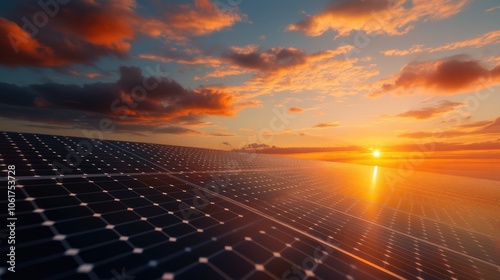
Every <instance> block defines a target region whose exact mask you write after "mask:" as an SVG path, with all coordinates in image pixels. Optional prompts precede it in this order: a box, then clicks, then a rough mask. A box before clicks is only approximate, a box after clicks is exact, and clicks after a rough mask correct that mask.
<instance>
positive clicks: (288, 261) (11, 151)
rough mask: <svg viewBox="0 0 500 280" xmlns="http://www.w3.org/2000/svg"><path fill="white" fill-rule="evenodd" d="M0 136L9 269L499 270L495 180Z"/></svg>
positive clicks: (213, 273)
mask: <svg viewBox="0 0 500 280" xmlns="http://www.w3.org/2000/svg"><path fill="white" fill-rule="evenodd" d="M0 145H1V146H0V154H1V157H0V165H1V167H2V170H4V174H5V176H3V177H2V181H1V182H0V183H1V184H2V189H5V190H6V186H7V182H6V169H7V165H15V166H16V179H17V189H16V198H17V202H16V217H17V219H18V220H17V224H16V225H17V227H16V271H17V272H16V273H15V274H13V273H11V272H8V271H7V270H6V269H7V267H6V265H5V262H2V264H1V265H0V275H1V277H2V278H3V279H398V278H399V279H500V267H499V265H498V264H499V263H500V238H499V233H500V221H499V212H500V211H499V210H500V206H499V202H500V182H498V181H489V180H480V179H470V178H462V177H454V176H447V175H436V174H428V173H418V172H415V173H414V174H412V175H411V176H409V177H407V178H405V180H401V181H398V182H397V184H394V185H392V184H389V183H388V182H389V181H388V179H387V178H388V177H390V175H391V174H394V172H397V171H394V170H390V169H384V168H379V167H367V166H356V165H349V164H338V163H323V162H314V161H305V160H296V159H288V158H283V157H275V156H264V155H255V154H242V153H235V152H224V151H217V150H207V149H198V148H188V147H177V146H167V145H157V144H146V143H133V142H113V141H93V140H90V139H84V138H74V137H64V136H52V135H36V134H28V133H24V134H20V133H11V132H3V133H0ZM389 185H390V186H389ZM0 209H4V210H5V211H4V210H2V211H1V212H0V213H1V217H0V218H1V219H2V221H5V220H6V217H7V216H6V209H7V202H6V201H5V200H2V202H0ZM2 230H4V228H2ZM2 233H3V232H2ZM0 245H1V246H2V255H3V257H4V258H5V254H6V252H7V247H6V243H5V242H2V243H1V244H0ZM4 252H5V253H4ZM13 276H16V277H15V278H14V277H13ZM134 277H135V278H134Z"/></svg>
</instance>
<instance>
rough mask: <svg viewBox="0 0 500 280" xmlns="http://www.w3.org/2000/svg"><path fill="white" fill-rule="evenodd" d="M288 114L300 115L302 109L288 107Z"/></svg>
mask: <svg viewBox="0 0 500 280" xmlns="http://www.w3.org/2000/svg"><path fill="white" fill-rule="evenodd" d="M288 112H290V113H302V112H304V109H302V108H299V107H290V108H288Z"/></svg>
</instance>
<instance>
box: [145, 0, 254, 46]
mask: <svg viewBox="0 0 500 280" xmlns="http://www.w3.org/2000/svg"><path fill="white" fill-rule="evenodd" d="M245 18H246V16H245V15H243V14H240V13H239V12H238V8H234V9H222V8H221V7H218V6H217V5H216V4H215V1H210V0H194V3H193V4H170V5H167V8H166V9H165V11H163V12H161V13H160V16H158V17H157V18H153V19H150V20H144V21H142V22H141V31H142V32H143V33H146V34H148V35H150V36H152V37H160V36H161V37H164V38H166V39H167V40H181V41H183V40H186V39H188V38H189V37H193V36H202V35H208V34H211V33H213V32H216V31H221V30H223V29H227V28H229V27H231V26H233V25H234V24H235V23H236V22H239V21H243V20H244V19H245Z"/></svg>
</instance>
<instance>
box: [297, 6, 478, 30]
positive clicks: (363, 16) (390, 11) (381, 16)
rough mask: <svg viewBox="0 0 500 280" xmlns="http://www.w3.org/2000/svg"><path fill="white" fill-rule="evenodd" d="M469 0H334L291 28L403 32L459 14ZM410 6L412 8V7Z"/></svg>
mask: <svg viewBox="0 0 500 280" xmlns="http://www.w3.org/2000/svg"><path fill="white" fill-rule="evenodd" d="M467 3H468V1H467V0H436V1H432V2H429V1H425V0H414V1H411V2H410V3H409V4H408V1H406V0H351V1H344V2H342V3H340V4H338V3H337V1H330V2H329V3H328V4H327V5H326V6H325V7H324V9H323V10H322V11H321V12H319V13H318V14H316V15H306V18H305V19H304V20H302V21H299V22H297V23H294V24H290V25H289V26H288V28H287V30H288V31H298V32H301V33H304V34H305V35H307V36H320V35H322V34H323V33H325V32H326V31H328V30H334V31H336V32H338V34H339V35H340V36H347V35H349V33H350V32H351V31H354V30H362V31H364V32H366V33H367V34H381V33H385V34H389V35H402V34H406V33H408V32H409V31H410V30H411V29H413V27H414V26H413V24H414V23H416V22H418V21H429V20H441V19H445V18H448V17H450V16H453V15H455V14H457V13H459V12H460V11H461V10H462V8H463V7H464V6H465V5H466V4H467ZM408 6H409V7H408Z"/></svg>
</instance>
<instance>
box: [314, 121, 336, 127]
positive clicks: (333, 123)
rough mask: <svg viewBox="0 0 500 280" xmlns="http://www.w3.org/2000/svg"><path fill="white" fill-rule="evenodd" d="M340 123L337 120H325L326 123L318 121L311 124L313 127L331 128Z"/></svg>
mask: <svg viewBox="0 0 500 280" xmlns="http://www.w3.org/2000/svg"><path fill="white" fill-rule="evenodd" d="M339 126H340V124H339V123H338V122H326V123H318V124H317V125H315V126H313V128H331V127H339Z"/></svg>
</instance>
